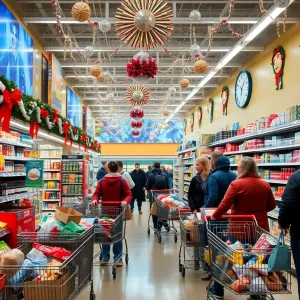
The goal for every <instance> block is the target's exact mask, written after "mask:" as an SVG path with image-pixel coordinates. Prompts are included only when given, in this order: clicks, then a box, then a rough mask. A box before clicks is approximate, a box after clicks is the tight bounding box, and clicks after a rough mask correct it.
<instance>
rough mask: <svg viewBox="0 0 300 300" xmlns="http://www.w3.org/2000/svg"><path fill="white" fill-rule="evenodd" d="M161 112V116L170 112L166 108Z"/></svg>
mask: <svg viewBox="0 0 300 300" xmlns="http://www.w3.org/2000/svg"><path fill="white" fill-rule="evenodd" d="M162 114H163V116H165V117H167V116H168V115H169V114H170V112H169V111H168V110H167V109H164V110H163V112H162Z"/></svg>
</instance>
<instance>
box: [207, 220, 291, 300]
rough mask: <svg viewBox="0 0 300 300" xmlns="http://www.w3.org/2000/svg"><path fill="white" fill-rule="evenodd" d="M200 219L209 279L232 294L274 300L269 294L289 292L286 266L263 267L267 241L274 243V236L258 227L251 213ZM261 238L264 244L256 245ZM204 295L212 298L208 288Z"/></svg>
mask: <svg viewBox="0 0 300 300" xmlns="http://www.w3.org/2000/svg"><path fill="white" fill-rule="evenodd" d="M204 219H205V221H206V226H207V235H208V245H209V255H210V268H211V275H212V280H214V281H216V282H218V283H220V284H222V285H223V286H224V287H225V288H226V289H228V290H230V291H231V292H233V293H234V294H236V295H255V296H257V297H259V298H260V299H272V300H274V297H273V294H291V273H290V272H289V271H290V270H285V271H281V272H268V269H267V267H268V259H269V257H270V254H271V252H272V246H271V245H273V246H274V245H276V244H277V242H278V238H276V237H275V236H272V235H271V234H270V233H269V232H267V231H265V230H264V229H262V228H260V227H259V226H258V225H257V222H256V219H255V217H254V216H234V215H230V216H224V217H222V218H221V219H220V220H214V221H213V220H211V219H210V216H204ZM263 240H265V241H267V243H268V244H267V245H268V246H266V244H264V245H265V246H263V247H260V246H259V245H258V244H260V243H261V241H263ZM239 243H240V244H239ZM212 280H211V281H210V284H209V286H208V291H209V290H210V287H211V286H212ZM207 299H215V298H214V296H213V295H212V294H211V293H210V292H208V294H207Z"/></svg>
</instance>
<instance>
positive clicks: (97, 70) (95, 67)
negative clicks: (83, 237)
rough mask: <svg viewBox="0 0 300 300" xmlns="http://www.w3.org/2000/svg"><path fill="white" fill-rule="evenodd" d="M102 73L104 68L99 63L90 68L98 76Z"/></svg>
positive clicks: (91, 72)
mask: <svg viewBox="0 0 300 300" xmlns="http://www.w3.org/2000/svg"><path fill="white" fill-rule="evenodd" d="M101 73H102V69H101V67H100V66H98V65H94V66H92V67H91V68H90V74H91V75H92V76H94V77H96V78H97V77H99V76H100V74H101Z"/></svg>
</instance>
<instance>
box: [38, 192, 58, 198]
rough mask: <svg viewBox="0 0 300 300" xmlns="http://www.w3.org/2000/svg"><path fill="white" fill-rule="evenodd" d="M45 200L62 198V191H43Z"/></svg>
mask: <svg viewBox="0 0 300 300" xmlns="http://www.w3.org/2000/svg"><path fill="white" fill-rule="evenodd" d="M42 197H43V200H59V199H60V192H47V191H43V192H42Z"/></svg>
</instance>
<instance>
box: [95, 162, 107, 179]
mask: <svg viewBox="0 0 300 300" xmlns="http://www.w3.org/2000/svg"><path fill="white" fill-rule="evenodd" d="M107 174H108V172H107V162H106V161H103V162H102V167H101V168H100V169H99V171H98V173H97V177H96V178H97V180H101V179H102V178H103V177H104V176H105V175H107Z"/></svg>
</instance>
